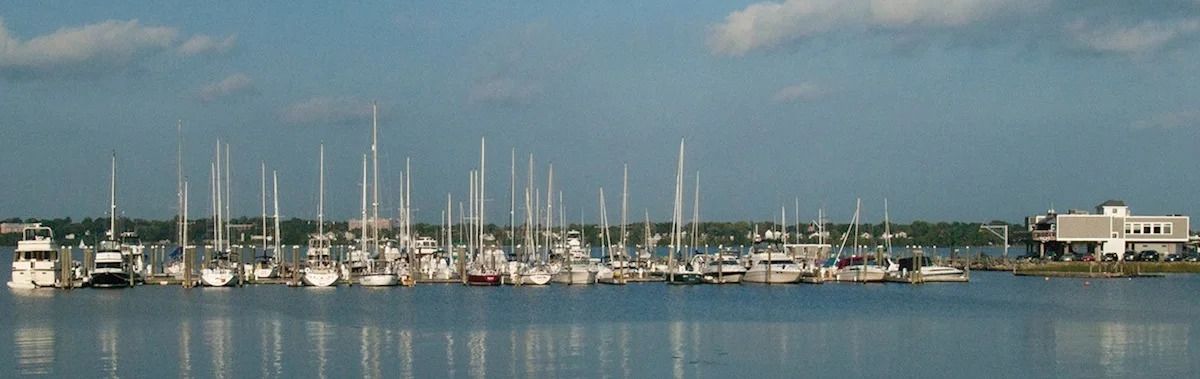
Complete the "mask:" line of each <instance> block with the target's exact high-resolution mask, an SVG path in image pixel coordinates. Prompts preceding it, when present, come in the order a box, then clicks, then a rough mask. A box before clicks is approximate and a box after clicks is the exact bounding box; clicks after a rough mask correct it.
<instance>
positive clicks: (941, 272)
mask: <svg viewBox="0 0 1200 379" xmlns="http://www.w3.org/2000/svg"><path fill="white" fill-rule="evenodd" d="M888 273H889V274H891V275H896V276H900V277H908V276H911V275H912V274H919V275H920V278H921V280H922V281H925V282H948V281H954V282H961V281H963V280H964V279H966V274H965V273H964V272H963V270H960V269H957V268H954V267H949V266H941V265H936V264H934V263H933V261H932V260H931V259H930V258H929V257H925V256H919V255H918V256H912V257H905V258H900V260H899V262H898V263H897V264H896V270H892V271H889V272H888Z"/></svg>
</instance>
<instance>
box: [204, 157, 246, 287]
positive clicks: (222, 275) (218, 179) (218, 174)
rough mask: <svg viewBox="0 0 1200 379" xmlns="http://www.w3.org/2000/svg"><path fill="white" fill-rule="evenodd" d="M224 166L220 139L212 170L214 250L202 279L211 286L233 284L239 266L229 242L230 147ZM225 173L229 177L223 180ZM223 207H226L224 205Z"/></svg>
mask: <svg viewBox="0 0 1200 379" xmlns="http://www.w3.org/2000/svg"><path fill="white" fill-rule="evenodd" d="M225 149H226V150H225V154H226V155H225V168H224V171H223V172H222V168H221V142H220V141H218V142H217V157H216V163H215V164H214V165H213V166H212V168H211V169H210V170H211V172H212V173H213V182H212V188H213V197H212V199H213V203H212V205H213V235H214V237H215V238H214V239H213V251H212V253H210V254H208V261H207V262H204V268H202V269H200V282H201V283H203V284H204V285H205V286H209V287H224V286H228V285H231V284H233V280H234V279H236V278H237V275H238V266H240V264H239V263H238V262H237V261H235V260H234V257H233V255H232V250H233V249H232V245H231V244H230V243H229V235H228V231H229V229H228V220H227V218H228V217H229V207H228V204H229V203H228V202H229V192H228V191H229V187H228V186H229V176H228V175H229V155H228V154H229V150H228V149H229V147H228V146H226V147H225ZM222 173H224V174H225V175H226V176H225V177H224V181H222ZM222 206H225V207H224V208H222Z"/></svg>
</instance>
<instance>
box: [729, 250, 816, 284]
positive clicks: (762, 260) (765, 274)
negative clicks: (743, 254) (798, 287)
mask: <svg viewBox="0 0 1200 379" xmlns="http://www.w3.org/2000/svg"><path fill="white" fill-rule="evenodd" d="M750 262H752V263H751V265H750V269H748V270H746V273H745V274H744V275H743V276H742V282H746V283H764V284H779V283H796V282H798V281H800V275H802V274H803V273H804V270H803V269H802V268H801V267H800V265H798V264H796V262H795V261H793V260H792V258H790V257H788V256H787V254H784V253H782V252H771V253H761V252H760V253H754V254H752V255H751V256H750Z"/></svg>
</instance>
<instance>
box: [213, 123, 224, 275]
mask: <svg viewBox="0 0 1200 379" xmlns="http://www.w3.org/2000/svg"><path fill="white" fill-rule="evenodd" d="M215 155H216V156H215V158H216V159H215V160H216V166H215V167H216V169H215V170H216V171H214V172H215V173H214V175H216V176H215V177H213V199H214V200H213V204H216V205H215V206H216V209H215V212H214V216H215V217H216V219H217V220H216V222H214V223H213V234H214V235H216V237H217V238H216V241H213V248H214V249H215V250H217V251H220V250H221V246H223V243H222V242H221V241H222V238H223V237H225V236H224V235H223V234H222V233H223V232H224V230H225V229H224V228H223V227H221V222H222V221H223V219H222V218H221V211H222V210H223V209H224V208H223V207H222V206H221V196H222V195H221V194H223V193H224V192H222V191H223V189H222V188H225V187H222V186H221V140H220V139H217V149H216V152H215Z"/></svg>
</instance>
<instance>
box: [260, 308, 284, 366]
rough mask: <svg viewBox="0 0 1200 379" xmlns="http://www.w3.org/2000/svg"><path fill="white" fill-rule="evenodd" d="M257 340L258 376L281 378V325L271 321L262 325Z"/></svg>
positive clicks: (275, 320) (274, 320)
mask: <svg viewBox="0 0 1200 379" xmlns="http://www.w3.org/2000/svg"><path fill="white" fill-rule="evenodd" d="M261 327H262V333H261V337H260V339H259V350H261V355H260V358H259V360H260V361H261V363H260V365H259V370H260V373H259V375H260V376H262V377H264V378H266V377H276V378H278V377H281V376H283V323H281V322H280V321H279V320H278V319H272V320H269V321H266V322H264V323H263V324H262V326H261Z"/></svg>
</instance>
